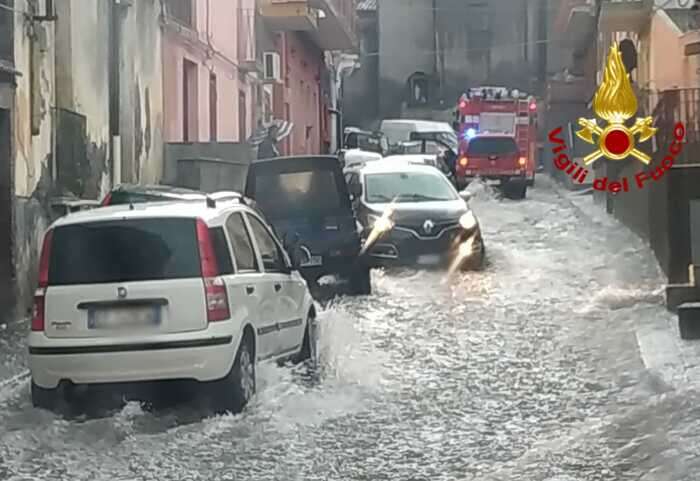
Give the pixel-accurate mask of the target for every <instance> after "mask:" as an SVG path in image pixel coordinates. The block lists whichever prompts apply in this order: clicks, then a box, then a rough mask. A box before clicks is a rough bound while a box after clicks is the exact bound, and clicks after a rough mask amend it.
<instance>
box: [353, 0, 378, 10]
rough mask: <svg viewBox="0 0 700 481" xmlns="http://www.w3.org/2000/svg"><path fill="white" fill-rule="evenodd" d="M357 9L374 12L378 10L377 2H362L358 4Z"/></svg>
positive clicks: (368, 0) (370, 0)
mask: <svg viewBox="0 0 700 481" xmlns="http://www.w3.org/2000/svg"><path fill="white" fill-rule="evenodd" d="M357 9H358V10H363V11H368V10H369V11H373V10H376V9H377V0H360V1H359V2H357Z"/></svg>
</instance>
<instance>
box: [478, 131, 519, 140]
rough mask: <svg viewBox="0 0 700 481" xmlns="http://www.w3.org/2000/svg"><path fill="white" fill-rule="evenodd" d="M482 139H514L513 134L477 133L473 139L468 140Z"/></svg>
mask: <svg viewBox="0 0 700 481" xmlns="http://www.w3.org/2000/svg"><path fill="white" fill-rule="evenodd" d="M484 137H500V138H502V137H508V138H509V139H515V134H509V133H508V132H478V133H477V134H476V135H475V136H474V137H472V138H471V139H469V140H473V139H479V138H484Z"/></svg>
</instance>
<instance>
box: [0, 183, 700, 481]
mask: <svg viewBox="0 0 700 481" xmlns="http://www.w3.org/2000/svg"><path fill="white" fill-rule="evenodd" d="M589 201H590V199H588V198H579V202H581V203H583V204H584V207H585V204H586V203H587V202H589ZM472 207H473V209H474V211H475V212H476V213H477V215H478V216H479V218H480V220H481V223H482V228H483V229H484V236H485V242H486V247H487V252H488V257H489V263H490V265H489V267H488V268H487V269H486V270H485V271H484V272H480V273H466V274H463V275H460V276H458V277H456V278H454V279H452V280H446V279H445V278H444V274H441V273H434V272H433V273H430V272H411V271H404V272H396V273H391V274H388V273H382V272H376V273H375V274H374V281H375V286H376V287H375V293H374V294H373V295H372V296H371V297H370V298H355V299H342V300H340V301H337V302H334V303H332V304H331V306H329V307H328V309H327V310H326V311H325V312H324V313H323V314H322V315H321V323H322V329H321V336H322V337H321V342H322V347H323V352H322V357H323V363H324V368H323V378H322V380H321V382H320V383H319V384H314V385H312V384H310V383H307V382H304V381H303V380H302V379H301V375H300V374H299V373H295V372H293V371H292V370H290V369H285V368H277V367H271V366H262V367H261V368H260V370H261V377H262V379H261V382H262V386H261V389H260V392H259V394H258V397H257V399H256V401H255V402H254V404H253V405H252V406H250V407H249V408H248V410H247V412H246V413H244V414H243V415H240V416H229V417H222V418H209V419H205V420H203V421H201V420H195V421H193V422H186V420H184V419H183V418H186V413H184V412H183V411H184V410H179V411H178V412H176V413H156V414H151V413H145V412H144V411H142V410H141V408H140V407H139V406H138V405H134V404H130V405H127V406H126V407H125V408H124V409H123V410H122V411H121V412H119V413H117V414H115V415H114V416H112V417H109V418H106V419H98V420H81V421H65V420H60V419H58V418H56V417H54V416H53V415H51V414H49V413H47V412H44V411H40V410H35V409H33V408H32V407H31V401H30V397H29V378H28V376H29V375H28V371H27V366H26V355H25V347H24V345H23V342H24V341H23V336H24V333H25V331H26V329H27V326H26V324H24V323H21V322H20V323H17V324H13V325H8V326H3V332H2V333H0V353H1V354H0V356H1V361H2V362H1V363H0V364H1V366H0V403H2V406H1V408H0V479H5V480H8V481H13V480H24V479H33V478H35V477H36V478H41V479H57V480H58V479H71V480H76V481H78V480H84V481H102V480H104V481H107V480H136V479H139V480H140V479H158V480H199V479H202V480H204V479H220V480H227V479H228V480H234V479H245V480H251V481H253V480H255V481H258V480H259V481H262V480H319V481H320V480H333V481H336V480H337V481H341V480H373V481H379V480H428V479H429V480H431V481H434V480H487V479H488V480H491V479H492V480H501V481H503V480H523V481H524V480H528V481H529V480H532V481H534V480H549V481H579V480H581V481H583V480H585V481H598V480H601V481H602V480H606V481H607V480H610V481H613V480H632V479H634V480H644V481H650V480H654V481H663V480H674V481H680V480H697V479H700V460H699V459H698V457H697V446H698V443H699V442H700V397H699V396H698V394H697V392H696V391H695V390H693V388H692V386H689V385H688V383H687V382H686V381H685V376H686V375H687V374H688V373H689V372H691V373H692V370H691V371H688V370H687V369H686V364H688V365H692V364H693V361H692V356H693V355H695V356H696V359H697V360H700V355H698V354H697V353H700V348H696V347H695V346H694V345H692V344H690V345H688V346H685V347H678V346H676V347H677V353H678V356H680V357H676V358H674V357H673V355H674V354H673V353H674V351H673V350H672V349H671V350H669V349H667V350H665V351H664V355H665V356H666V358H664V359H660V358H659V357H658V356H657V355H656V354H655V352H656V351H655V349H656V347H657V346H656V345H655V342H664V339H672V340H673V343H680V341H677V338H678V336H677V335H676V334H675V333H674V332H673V331H671V327H670V326H672V321H671V319H672V318H671V316H670V314H668V313H667V312H666V310H665V308H664V307H663V302H662V301H663V298H662V292H663V291H662V290H660V287H661V285H662V282H663V281H662V280H661V277H660V274H659V273H658V272H657V267H656V263H655V261H654V259H653V256H652V254H651V253H650V251H649V249H648V248H647V247H646V246H644V245H643V244H642V242H641V241H639V240H638V239H637V238H636V237H635V236H634V235H632V234H631V233H629V231H627V230H626V229H625V228H623V227H622V226H620V225H619V224H618V223H617V222H615V221H614V220H612V219H611V218H609V217H606V215H605V213H604V212H603V211H602V210H601V209H599V208H598V209H594V210H592V212H593V213H592V214H591V213H590V212H589V210H588V209H585V208H583V209H581V208H578V207H576V206H575V205H574V204H573V203H572V202H571V201H570V200H568V199H567V198H566V197H565V196H564V195H563V194H560V193H559V192H558V190H557V189H556V188H555V187H554V186H553V185H552V183H551V181H549V179H547V178H545V177H543V176H540V177H538V180H537V186H536V187H535V188H534V189H532V191H531V194H529V197H528V199H527V200H525V201H523V202H514V201H502V200H498V199H496V198H494V196H493V195H492V194H490V193H489V192H488V191H487V190H483V191H481V192H478V193H477V197H476V198H475V200H473V201H472ZM667 326H668V327H667ZM655 333H657V334H658V335H657V334H655ZM664 333H667V334H668V337H664ZM669 342H670V341H669ZM674 345H675V344H674ZM681 357H682V359H681ZM684 363H685V364H684ZM697 363H698V361H695V364H697ZM646 366H649V367H650V368H651V369H648V368H647V367H646ZM146 473H153V474H149V475H147V474H146Z"/></svg>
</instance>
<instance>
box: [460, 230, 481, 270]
mask: <svg viewBox="0 0 700 481" xmlns="http://www.w3.org/2000/svg"><path fill="white" fill-rule="evenodd" d="M478 242H479V244H478V245H479V254H478V255H476V256H474V257H472V258H469V259H465V261H464V263H462V265H461V266H460V269H461V270H462V271H478V270H480V269H483V267H484V264H485V261H486V246H485V245H484V240H483V239H481V238H480V239H479V241H478Z"/></svg>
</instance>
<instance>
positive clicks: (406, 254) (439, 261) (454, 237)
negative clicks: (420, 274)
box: [367, 227, 480, 267]
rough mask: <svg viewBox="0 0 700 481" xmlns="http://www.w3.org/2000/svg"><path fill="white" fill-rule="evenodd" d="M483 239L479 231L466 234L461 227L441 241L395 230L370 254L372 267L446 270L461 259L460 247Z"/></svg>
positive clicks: (372, 248) (370, 251)
mask: <svg viewBox="0 0 700 481" xmlns="http://www.w3.org/2000/svg"><path fill="white" fill-rule="evenodd" d="M472 236H477V237H479V238H480V235H479V233H478V230H474V231H470V232H466V231H465V230H464V229H462V228H460V227H457V228H454V229H451V230H448V231H445V232H443V233H442V235H440V236H439V237H437V238H422V237H419V236H417V235H416V234H415V233H412V232H407V231H404V230H400V229H397V228H394V229H393V230H392V231H390V232H389V233H387V234H385V235H384V236H382V237H381V238H380V239H379V240H377V242H376V243H375V244H374V245H373V246H372V247H371V248H370V249H369V250H368V254H367V257H368V258H369V263H370V264H371V265H372V266H375V267H379V266H387V267H388V266H399V265H401V266H404V265H415V266H445V265H449V264H451V263H452V262H453V261H454V260H455V259H456V257H457V256H458V252H459V246H460V245H461V244H462V243H464V242H466V241H467V239H469V237H472Z"/></svg>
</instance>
